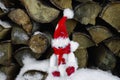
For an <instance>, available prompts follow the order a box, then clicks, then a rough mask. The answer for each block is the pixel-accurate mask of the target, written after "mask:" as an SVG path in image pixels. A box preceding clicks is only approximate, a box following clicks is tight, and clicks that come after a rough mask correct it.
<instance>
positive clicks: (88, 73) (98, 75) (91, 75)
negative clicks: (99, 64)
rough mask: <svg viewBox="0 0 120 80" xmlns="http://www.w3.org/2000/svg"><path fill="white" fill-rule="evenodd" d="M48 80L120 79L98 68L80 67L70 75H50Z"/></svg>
mask: <svg viewBox="0 0 120 80" xmlns="http://www.w3.org/2000/svg"><path fill="white" fill-rule="evenodd" d="M46 80H120V78H118V77H116V76H113V75H112V74H111V73H108V72H105V71H102V70H99V69H98V70H96V69H87V68H86V69H79V70H77V71H76V73H74V74H73V75H71V76H70V77H61V78H59V77H56V78H55V77H53V76H51V75H49V76H48V77H47V79H46Z"/></svg>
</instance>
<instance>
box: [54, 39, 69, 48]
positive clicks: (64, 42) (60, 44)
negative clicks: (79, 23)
mask: <svg viewBox="0 0 120 80" xmlns="http://www.w3.org/2000/svg"><path fill="white" fill-rule="evenodd" d="M69 43H70V40H69V38H63V37H59V38H57V39H53V40H52V47H56V48H59V47H62V48H65V47H66V46H67V45H68V44H69Z"/></svg>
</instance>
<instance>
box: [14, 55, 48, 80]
mask: <svg viewBox="0 0 120 80" xmlns="http://www.w3.org/2000/svg"><path fill="white" fill-rule="evenodd" d="M23 63H24V66H23V68H22V69H21V71H20V73H19V75H18V76H17V78H16V80H26V79H25V78H24V77H23V74H24V73H25V72H27V71H28V70H37V71H43V72H47V71H48V67H49V60H43V61H37V60H35V59H34V58H32V57H30V56H25V57H24V58H23ZM35 76H38V75H35ZM33 78H34V79H33ZM30 80H31V79H30ZM32 80H37V79H36V77H32Z"/></svg>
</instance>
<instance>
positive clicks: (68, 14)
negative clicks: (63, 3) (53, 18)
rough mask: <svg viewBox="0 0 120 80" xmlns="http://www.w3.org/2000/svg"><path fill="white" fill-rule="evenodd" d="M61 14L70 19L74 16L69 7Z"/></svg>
mask: <svg viewBox="0 0 120 80" xmlns="http://www.w3.org/2000/svg"><path fill="white" fill-rule="evenodd" d="M63 15H64V16H65V17H67V18H68V19H72V18H73V16H74V13H73V11H72V10H71V9H69V8H67V9H65V10H64V12H63Z"/></svg>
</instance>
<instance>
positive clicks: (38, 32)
mask: <svg viewBox="0 0 120 80" xmlns="http://www.w3.org/2000/svg"><path fill="white" fill-rule="evenodd" d="M37 34H43V33H41V32H40V31H36V32H34V34H33V35H37Z"/></svg>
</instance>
